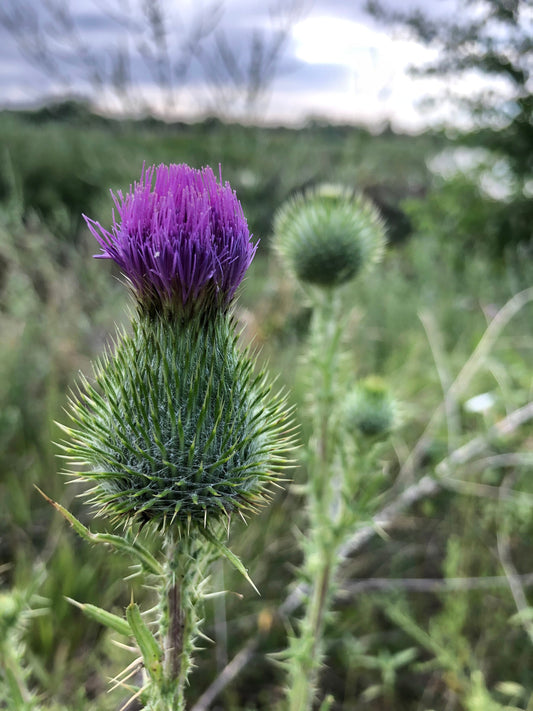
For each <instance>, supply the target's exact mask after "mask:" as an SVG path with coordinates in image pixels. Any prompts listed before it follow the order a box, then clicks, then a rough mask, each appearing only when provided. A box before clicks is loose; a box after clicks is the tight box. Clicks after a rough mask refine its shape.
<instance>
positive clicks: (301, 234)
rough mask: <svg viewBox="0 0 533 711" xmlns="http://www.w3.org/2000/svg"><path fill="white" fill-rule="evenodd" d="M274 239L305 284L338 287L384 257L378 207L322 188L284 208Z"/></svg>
mask: <svg viewBox="0 0 533 711" xmlns="http://www.w3.org/2000/svg"><path fill="white" fill-rule="evenodd" d="M274 239H275V245H276V248H277V250H278V252H279V253H280V255H281V257H282V259H283V260H284V261H285V263H286V265H287V267H288V268H289V270H290V271H291V272H292V273H293V274H294V275H295V276H296V277H297V278H298V279H299V280H300V281H301V282H303V283H307V284H312V285H314V286H319V287H333V286H339V285H340V284H344V283H345V282H347V281H350V280H351V279H353V278H354V277H355V276H357V274H358V273H359V272H360V271H361V269H362V268H364V267H365V266H367V265H368V264H370V263H372V262H374V261H376V260H377V259H379V258H380V257H381V254H382V252H383V248H384V245H385V229H384V225H383V222H382V220H381V218H380V216H379V213H378V212H377V210H376V208H375V207H374V206H373V205H372V204H371V203H370V202H369V201H368V200H366V199H365V198H364V197H362V196H360V195H354V194H353V192H351V191H349V190H346V189H345V188H342V187H338V186H332V185H322V186H319V187H318V188H315V189H313V190H310V191H307V192H306V193H304V194H300V195H296V196H295V197H293V198H291V199H289V200H288V201H287V202H286V203H285V204H284V205H282V207H281V208H280V209H279V210H278V212H277V214H276V216H275V219H274Z"/></svg>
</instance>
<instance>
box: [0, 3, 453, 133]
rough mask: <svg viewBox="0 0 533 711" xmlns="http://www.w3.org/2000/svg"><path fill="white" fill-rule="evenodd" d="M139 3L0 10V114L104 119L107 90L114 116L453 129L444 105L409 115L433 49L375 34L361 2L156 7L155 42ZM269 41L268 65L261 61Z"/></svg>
mask: <svg viewBox="0 0 533 711" xmlns="http://www.w3.org/2000/svg"><path fill="white" fill-rule="evenodd" d="M142 4H143V3H142V2H140V1H139V0H70V1H69V0H0V19H1V17H2V14H3V18H4V22H3V24H2V25H1V26H0V104H1V105H2V106H13V105H19V104H24V105H27V104H33V103H35V102H38V101H41V100H42V99H43V98H44V97H48V96H51V95H61V94H64V93H66V92H67V91H69V92H71V93H74V94H76V95H81V96H92V97H94V98H96V100H97V101H98V102H99V103H100V105H102V106H104V107H107V108H115V109H116V108H117V107H118V106H119V100H118V98H117V96H118V93H120V92H118V93H117V89H116V87H117V85H119V86H122V88H123V89H124V91H123V93H122V94H120V96H121V98H120V105H121V106H123V107H124V106H125V107H126V108H129V109H132V110H135V109H139V108H149V109H150V110H152V111H156V112H158V113H160V114H163V115H164V114H168V115H170V114H173V115H176V116H179V117H185V118H188V117H192V116H194V115H201V114H202V113H207V112H217V113H220V114H221V115H223V116H227V117H234V116H238V115H239V112H240V113H241V115H242V112H243V111H247V112H248V114H249V115H252V116H253V117H254V118H256V119H260V120H265V121H270V122H283V123H297V122H300V121H302V120H304V119H305V118H306V117H309V116H315V117H324V118H329V119H331V120H334V121H346V122H363V123H366V124H368V125H370V126H372V125H374V126H376V128H378V127H379V125H380V124H381V123H382V122H383V121H384V120H386V119H390V120H392V122H393V124H394V125H395V126H397V127H399V128H406V129H416V128H419V127H421V126H423V125H424V124H426V123H427V122H428V121H431V120H435V119H437V118H445V119H451V120H453V116H452V115H451V114H450V113H449V109H448V108H447V107H446V106H445V105H444V104H440V105H439V108H438V109H437V110H434V111H433V112H432V113H429V114H428V113H427V112H423V111H422V110H421V108H420V105H419V104H420V100H421V99H422V98H423V97H424V96H426V95H427V94H428V93H429V94H435V92H436V91H437V92H438V91H439V90H441V89H442V86H439V85H437V84H436V83H435V81H434V80H433V81H430V80H420V79H413V78H411V77H410V76H409V75H408V73H407V68H408V67H409V65H412V64H415V65H421V64H423V63H424V62H425V61H427V60H429V59H431V58H432V57H433V56H434V55H433V51H432V50H431V49H428V48H425V47H422V46H420V45H418V44H416V43H415V42H413V41H411V40H409V39H408V38H406V37H405V36H400V35H398V34H397V33H393V32H392V31H391V30H390V28H386V27H385V26H380V25H379V24H377V23H376V22H375V21H374V20H373V19H372V18H370V17H369V16H368V15H367V14H366V13H365V12H364V9H363V8H364V0H329V1H328V0H314V1H313V0H274V2H272V3H270V4H269V3H268V2H257V0H225V2H223V3H222V2H217V0H166V2H162V0H161V4H162V6H164V7H165V9H166V10H165V11H166V13H167V14H166V20H167V31H166V33H163V34H160V35H159V36H158V37H157V38H154V37H153V36H150V34H149V32H147V22H146V18H143V17H142V15H141V14H139V13H138V11H137V8H138V7H140V6H142ZM385 4H386V5H387V6H389V7H393V8H398V7H401V8H402V9H405V8H406V7H409V6H410V7H416V6H419V7H420V6H421V7H423V8H424V10H426V11H429V12H430V13H431V14H432V15H433V16H435V15H439V14H443V15H446V14H449V13H450V12H452V11H453V6H454V4H455V3H454V0H425V2H424V1H423V0H410V1H409V2H406V1H405V0H385ZM156 5H157V3H156ZM47 7H48V8H52V10H54V9H55V13H54V12H52V13H51V12H50V11H49V10H47ZM65 7H66V8H67V9H70V11H69V12H62V10H61V8H65ZM211 30H212V31H211ZM280 37H283V39H284V41H283V43H282V45H281V49H280V50H279V52H278V53H277V54H275V59H276V62H275V64H274V65H269V64H268V61H267V56H268V51H269V50H271V49H272V47H274V46H276V45H275V43H276V41H277V39H279V38H280ZM261 51H262V54H261ZM254 60H255V63H254ZM252 66H253V67H256V68H257V66H259V67H267V71H266V76H267V77H268V79H269V81H266V82H261V81H260V82H259V85H258V86H259V92H258V94H257V96H255V95H254V94H253V91H249V92H248V94H247V93H246V91H245V90H244V89H243V87H248V88H249V89H250V87H253V86H255V85H254V84H253V82H252V81H251V79H250V77H254V76H255V77H256V76H257V70H256V71H255V74H254V71H252V70H251V67H252ZM112 75H114V88H112V89H111V88H110V83H109V82H110V77H111V76H112ZM270 80H271V81H270ZM126 87H128V88H127V91H126V90H125V88H126ZM247 96H248V97H249V98H250V97H252V98H251V99H250V101H249V103H248V104H246V97H247ZM254 99H255V100H254Z"/></svg>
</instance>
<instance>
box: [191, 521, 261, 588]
mask: <svg viewBox="0 0 533 711" xmlns="http://www.w3.org/2000/svg"><path fill="white" fill-rule="evenodd" d="M199 530H200V531H201V533H202V535H203V536H204V538H206V539H207V540H208V541H209V543H211V545H213V546H214V547H215V548H216V550H217V551H218V552H219V553H220V555H221V556H223V557H224V558H226V560H228V561H229V562H230V563H231V564H232V565H233V567H234V568H236V569H237V570H238V571H239V573H240V574H241V575H242V576H243V577H244V578H246V580H247V581H248V582H249V583H250V585H251V586H252V587H253V589H254V590H255V592H256V593H257V594H258V595H260V594H261V593H260V592H259V590H258V589H257V588H256V586H255V585H254V583H253V581H252V579H251V578H250V576H249V575H248V571H247V570H246V568H245V567H244V565H243V563H242V561H241V559H240V558H239V557H238V556H236V555H235V553H232V552H231V551H230V549H229V548H228V547H227V546H225V545H224V544H223V543H222V541H219V540H218V538H217V537H216V536H214V535H213V534H212V533H211V531H209V530H208V529H207V528H202V529H199Z"/></svg>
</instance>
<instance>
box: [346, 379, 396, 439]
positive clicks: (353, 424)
mask: <svg viewBox="0 0 533 711" xmlns="http://www.w3.org/2000/svg"><path fill="white" fill-rule="evenodd" d="M394 420H395V407H394V401H393V399H392V397H391V395H390V393H389V390H388V388H387V385H386V383H385V382H384V381H383V380H382V379H381V378H378V377H376V376H370V377H368V378H365V379H364V380H362V381H360V382H359V383H358V384H357V385H356V386H355V387H354V389H353V390H352V391H351V392H350V393H349V394H348V395H347V396H346V400H345V402H344V422H345V426H346V429H347V430H348V431H349V432H354V431H358V432H360V433H361V434H362V435H364V436H366V437H382V436H384V435H386V434H387V433H388V432H389V431H390V430H391V429H392V428H393V426H394Z"/></svg>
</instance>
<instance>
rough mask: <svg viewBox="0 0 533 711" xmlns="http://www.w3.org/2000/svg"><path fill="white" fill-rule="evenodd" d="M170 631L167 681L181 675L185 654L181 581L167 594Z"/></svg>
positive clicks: (165, 666)
mask: <svg viewBox="0 0 533 711" xmlns="http://www.w3.org/2000/svg"><path fill="white" fill-rule="evenodd" d="M167 606H168V618H169V622H168V630H167V634H166V637H165V656H164V673H165V676H166V677H167V679H169V680H172V681H174V680H177V679H178V677H179V675H180V668H181V664H180V659H181V655H182V654H183V633H184V629H185V613H184V611H183V610H182V609H181V589H180V583H179V581H178V582H177V583H175V584H174V585H171V586H170V587H169V589H168V593H167Z"/></svg>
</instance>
